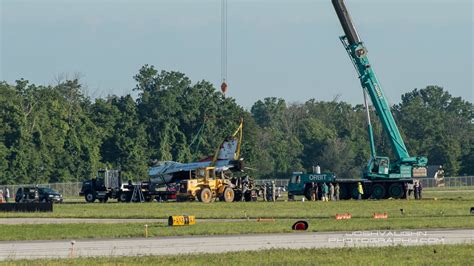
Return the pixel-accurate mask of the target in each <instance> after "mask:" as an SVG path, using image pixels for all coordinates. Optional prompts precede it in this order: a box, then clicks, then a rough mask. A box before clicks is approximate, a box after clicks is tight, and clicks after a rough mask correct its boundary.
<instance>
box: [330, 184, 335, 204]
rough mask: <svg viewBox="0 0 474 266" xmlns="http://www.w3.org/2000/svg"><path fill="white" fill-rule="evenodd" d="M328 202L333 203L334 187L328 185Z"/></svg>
mask: <svg viewBox="0 0 474 266" xmlns="http://www.w3.org/2000/svg"><path fill="white" fill-rule="evenodd" d="M329 200H331V201H333V200H335V199H334V185H333V184H332V183H329Z"/></svg>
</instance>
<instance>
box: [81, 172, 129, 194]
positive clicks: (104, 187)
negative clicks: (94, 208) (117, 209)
mask: <svg viewBox="0 0 474 266" xmlns="http://www.w3.org/2000/svg"><path fill="white" fill-rule="evenodd" d="M121 185H122V183H121V172H120V171H119V170H107V169H100V170H99V171H97V175H96V176H95V178H92V179H89V180H86V181H84V182H82V188H81V191H80V192H79V196H84V198H85V200H86V201H87V202H94V201H95V200H96V199H98V200H99V201H100V202H107V200H108V199H109V198H115V197H116V196H117V194H118V193H119V192H120V190H121V189H120V187H121Z"/></svg>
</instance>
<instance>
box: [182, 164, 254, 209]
mask: <svg viewBox="0 0 474 266" xmlns="http://www.w3.org/2000/svg"><path fill="white" fill-rule="evenodd" d="M189 175H190V178H189V179H187V180H183V181H181V182H180V184H179V190H178V193H177V194H176V199H177V201H189V200H191V201H193V200H197V201H200V202H204V203H210V202H213V201H215V200H216V199H219V200H220V201H224V202H233V201H242V200H245V201H256V199H257V191H256V189H255V188H254V185H253V180H252V179H250V178H249V177H248V176H245V177H232V178H230V177H228V176H226V174H225V173H224V172H216V168H215V167H213V166H209V167H204V168H200V169H197V170H195V171H192V172H190V173H189Z"/></svg>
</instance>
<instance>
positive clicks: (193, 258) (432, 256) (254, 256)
mask: <svg viewBox="0 0 474 266" xmlns="http://www.w3.org/2000/svg"><path fill="white" fill-rule="evenodd" d="M473 249H474V245H453V246H415V247H400V246H397V247H382V248H342V249H300V250H278V249H275V250H268V251H250V252H249V251H246V252H232V253H224V254H199V255H176V256H159V257H158V256H145V257H120V258H115V257H112V258H110V257H109V258H81V259H56V260H36V261H35V262H34V263H35V265H137V264H144V265H152V264H153V265H249V264H250V265H318V264H336V265H471V264H472V261H473V259H474V255H473V253H472V250H473ZM0 265H31V261H26V260H23V261H10V262H8V261H7V262H2V263H0Z"/></svg>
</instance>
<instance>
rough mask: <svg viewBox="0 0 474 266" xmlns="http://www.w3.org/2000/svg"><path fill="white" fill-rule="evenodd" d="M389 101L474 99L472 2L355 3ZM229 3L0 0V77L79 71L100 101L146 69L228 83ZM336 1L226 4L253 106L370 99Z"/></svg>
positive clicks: (235, 67)
mask: <svg viewBox="0 0 474 266" xmlns="http://www.w3.org/2000/svg"><path fill="white" fill-rule="evenodd" d="M346 5H347V7H348V9H349V11H350V13H351V16H352V19H353V21H354V24H355V26H356V28H357V30H358V32H359V35H360V37H361V39H362V40H363V41H364V42H365V45H366V47H367V48H368V51H369V58H370V60H371V63H372V66H373V67H374V70H375V71H376V73H377V76H378V79H379V81H380V82H381V84H382V88H383V90H384V92H385V94H386V96H387V98H388V101H389V103H391V104H395V103H398V102H399V101H400V97H401V95H402V94H404V93H406V92H409V91H411V90H413V89H414V88H424V87H426V86H428V85H439V86H442V87H444V88H445V89H446V90H448V91H449V92H450V93H451V94H452V95H454V96H461V97H463V98H464V99H466V100H469V101H470V102H474V95H473V94H474V85H473V76H474V70H473V62H474V56H473V49H474V48H473V39H474V30H473V25H474V16H473V13H474V7H473V1H472V0H386V1H381V0H378V1H377V0H347V1H346ZM220 12H221V1H220V0H213V1H210V0H154V1H152V0H149V1H145V0H135V1H131V0H130V1H124V0H113V1H112V0H82V1H77V0H74V1H73V0H0V80H5V81H7V82H10V83H12V82H14V81H15V80H17V79H20V78H24V79H27V80H30V81H31V82H32V83H35V84H43V85H49V84H54V83H55V80H56V79H57V77H60V76H68V77H75V76H79V77H81V81H82V82H83V84H85V87H86V92H87V94H88V95H89V96H91V97H93V98H97V97H106V96H107V95H109V94H117V95H125V94H132V95H134V96H136V92H134V91H133V88H134V87H135V81H134V80H133V76H134V75H135V74H136V73H137V72H138V70H139V69H140V67H141V66H143V65H145V64H149V65H154V66H155V67H156V68H157V69H159V70H167V71H171V70H173V71H180V72H183V73H185V74H186V75H187V76H188V77H190V78H191V79H192V80H193V82H197V81H200V80H208V81H210V82H212V83H213V84H215V86H216V88H219V87H220V83H221V71H220V69H221V66H220V62H221V52H220V44H221V36H220V32H221V13H220ZM342 34H343V31H342V28H341V26H340V24H339V21H338V20H337V16H336V14H335V12H334V9H333V7H332V4H331V1H330V0H324V1H322V0H312V1H309V0H253V1H250V0H246V1H244V0H228V84H229V89H228V92H227V95H228V96H230V97H233V98H235V99H236V101H237V103H238V104H240V105H242V106H244V107H245V108H250V107H251V106H252V104H253V103H254V102H256V101H257V100H260V99H263V98H265V97H281V98H284V99H285V100H286V101H287V102H290V103H292V102H304V101H306V100H308V99H311V98H314V99H316V100H333V99H335V98H337V99H339V100H343V101H346V102H349V103H352V104H359V103H362V102H363V96H362V89H361V87H360V84H359V81H358V79H357V76H356V73H355V70H354V68H353V66H352V64H351V62H350V60H349V58H348V56H347V54H346V52H345V50H344V48H343V47H342V44H341V43H340V41H339V38H338V37H339V36H340V35H342Z"/></svg>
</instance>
